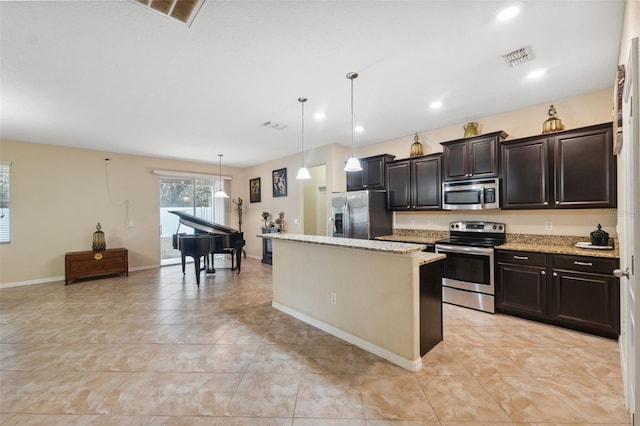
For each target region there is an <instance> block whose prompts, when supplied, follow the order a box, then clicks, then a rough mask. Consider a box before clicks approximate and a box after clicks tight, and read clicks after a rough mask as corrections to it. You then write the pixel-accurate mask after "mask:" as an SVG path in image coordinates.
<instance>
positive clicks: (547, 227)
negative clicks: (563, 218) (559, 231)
mask: <svg viewBox="0 0 640 426" xmlns="http://www.w3.org/2000/svg"><path fill="white" fill-rule="evenodd" d="M544 230H545V231H553V222H545V223H544Z"/></svg>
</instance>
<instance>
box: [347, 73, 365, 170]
mask: <svg viewBox="0 0 640 426" xmlns="http://www.w3.org/2000/svg"><path fill="white" fill-rule="evenodd" d="M347 78H348V79H349V80H351V157H350V158H349V159H348V160H347V165H346V166H345V168H344V171H345V172H359V171H361V170H362V166H361V165H360V160H358V159H357V158H356V155H355V145H354V142H353V135H354V130H355V129H354V128H353V80H355V79H356V78H358V73H356V72H350V73H349V74H347Z"/></svg>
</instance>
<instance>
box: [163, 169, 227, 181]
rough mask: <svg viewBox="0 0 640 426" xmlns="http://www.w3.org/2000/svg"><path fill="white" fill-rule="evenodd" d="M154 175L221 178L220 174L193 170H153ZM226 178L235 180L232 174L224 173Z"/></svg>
mask: <svg viewBox="0 0 640 426" xmlns="http://www.w3.org/2000/svg"><path fill="white" fill-rule="evenodd" d="M152 173H153V174H154V175H158V176H167V177H186V178H206V179H219V178H220V175H210V174H208V173H192V172H179V171H175V170H158V169H155V170H152ZM222 179H224V180H233V179H232V178H231V176H227V175H222Z"/></svg>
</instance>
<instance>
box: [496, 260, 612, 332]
mask: <svg viewBox="0 0 640 426" xmlns="http://www.w3.org/2000/svg"><path fill="white" fill-rule="evenodd" d="M496 266H497V267H496V274H497V276H496V311H498V312H501V313H505V314H510V315H515V316H519V317H523V318H527V319H532V320H537V321H542V322H548V323H551V324H555V325H559V326H563V327H567V328H571V329H574V330H579V331H584V332H587V333H591V334H597V335H600V336H605V337H610V338H614V339H615V338H617V337H618V334H619V333H620V289H619V280H618V279H617V278H615V277H614V276H613V275H612V272H613V270H614V269H616V268H617V267H618V260H617V259H612V258H595V257H587V256H568V255H553V254H545V253H534V252H521V251H507V250H497V251H496Z"/></svg>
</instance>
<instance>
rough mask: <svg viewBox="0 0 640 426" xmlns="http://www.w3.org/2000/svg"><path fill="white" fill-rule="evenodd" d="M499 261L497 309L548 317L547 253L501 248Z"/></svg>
mask: <svg viewBox="0 0 640 426" xmlns="http://www.w3.org/2000/svg"><path fill="white" fill-rule="evenodd" d="M496 262H497V267H496V274H497V276H496V310H497V311H498V312H503V313H509V314H513V315H517V316H522V317H525V318H531V319H546V317H547V255H546V254H545V253H533V252H523V251H502V250H498V251H497V252H496Z"/></svg>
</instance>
